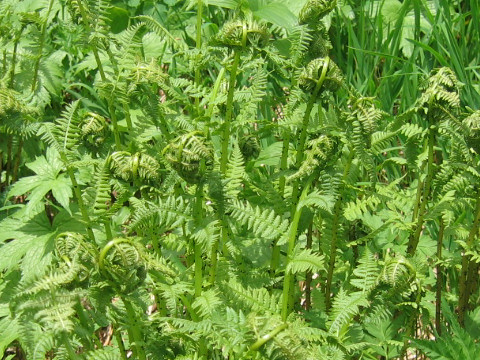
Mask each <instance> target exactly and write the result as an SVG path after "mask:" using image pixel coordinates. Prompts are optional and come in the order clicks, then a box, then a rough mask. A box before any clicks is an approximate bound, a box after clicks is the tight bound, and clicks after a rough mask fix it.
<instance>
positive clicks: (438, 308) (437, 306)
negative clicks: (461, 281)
mask: <svg viewBox="0 0 480 360" xmlns="http://www.w3.org/2000/svg"><path fill="white" fill-rule="evenodd" d="M444 231H445V221H444V220H443V218H440V228H439V230H438V238H437V261H438V263H437V266H436V271H437V282H436V292H435V328H436V329H437V333H438V335H441V334H442V326H441V324H440V315H441V305H442V284H443V279H442V278H443V277H442V271H443V269H442V264H441V261H442V248H443V234H444Z"/></svg>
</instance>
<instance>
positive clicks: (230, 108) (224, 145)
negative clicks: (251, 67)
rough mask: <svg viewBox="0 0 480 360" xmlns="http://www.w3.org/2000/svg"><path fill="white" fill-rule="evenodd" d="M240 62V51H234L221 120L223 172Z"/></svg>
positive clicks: (223, 172)
mask: <svg viewBox="0 0 480 360" xmlns="http://www.w3.org/2000/svg"><path fill="white" fill-rule="evenodd" d="M239 63H240V51H235V58H234V60H233V65H232V69H231V71H230V81H229V82H228V94H227V105H226V106H227V110H226V113H225V121H224V122H223V137H222V155H221V158H220V172H221V173H222V174H225V171H227V160H228V144H229V141H230V131H231V130H230V125H231V121H232V114H233V94H234V92H235V80H236V77H237V70H238V64H239Z"/></svg>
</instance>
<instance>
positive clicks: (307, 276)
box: [305, 224, 313, 311]
mask: <svg viewBox="0 0 480 360" xmlns="http://www.w3.org/2000/svg"><path fill="white" fill-rule="evenodd" d="M312 242H313V224H310V225H309V226H308V231H307V244H306V246H305V248H306V249H311V248H312ZM311 284H312V272H311V271H307V272H306V274H305V310H307V311H308V310H310V307H311V305H312V291H311V289H310V286H311Z"/></svg>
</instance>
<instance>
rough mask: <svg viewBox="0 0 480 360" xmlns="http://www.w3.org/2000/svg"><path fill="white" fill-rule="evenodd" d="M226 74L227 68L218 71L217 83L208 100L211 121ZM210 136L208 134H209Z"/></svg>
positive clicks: (208, 115)
mask: <svg viewBox="0 0 480 360" xmlns="http://www.w3.org/2000/svg"><path fill="white" fill-rule="evenodd" d="M224 76H225V68H221V69H220V72H219V73H218V76H217V79H216V80H215V84H214V85H213V91H212V94H211V95H210V100H209V101H208V110H207V117H208V119H209V120H210V121H211V120H212V116H213V109H214V108H215V103H214V101H215V99H216V98H217V95H218V90H219V89H220V85H221V83H222V80H223V77H224ZM207 138H208V134H207Z"/></svg>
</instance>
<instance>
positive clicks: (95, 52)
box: [77, 0, 107, 81]
mask: <svg viewBox="0 0 480 360" xmlns="http://www.w3.org/2000/svg"><path fill="white" fill-rule="evenodd" d="M77 4H78V9H79V10H80V14H81V15H82V20H83V24H84V25H85V28H86V29H87V31H88V33H91V32H92V28H91V26H90V23H89V22H88V17H87V13H86V12H85V8H84V7H83V4H82V0H77ZM91 47H92V52H93V57H94V58H95V62H96V63H97V67H98V71H99V73H100V77H101V79H102V81H106V80H107V77H106V76H105V71H104V70H103V65H102V61H101V60H100V56H99V55H98V49H97V47H96V46H95V45H94V44H91Z"/></svg>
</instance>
